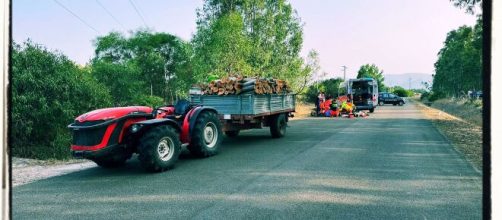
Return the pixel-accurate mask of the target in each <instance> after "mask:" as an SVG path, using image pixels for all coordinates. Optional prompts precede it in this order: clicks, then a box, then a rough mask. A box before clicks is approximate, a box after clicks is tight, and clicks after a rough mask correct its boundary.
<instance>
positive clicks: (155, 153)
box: [138, 125, 181, 172]
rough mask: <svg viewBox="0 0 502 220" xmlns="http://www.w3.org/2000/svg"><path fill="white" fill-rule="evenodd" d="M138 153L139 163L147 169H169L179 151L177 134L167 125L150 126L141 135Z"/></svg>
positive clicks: (156, 170) (179, 143)
mask: <svg viewBox="0 0 502 220" xmlns="http://www.w3.org/2000/svg"><path fill="white" fill-rule="evenodd" d="M138 153H139V157H138V159H139V160H140V162H141V165H142V166H143V167H144V168H145V169H146V170H148V171H153V172H161V171H165V170H168V169H171V168H173V167H174V164H175V163H176V161H177V160H178V157H179V155H180V153H181V142H180V140H179V134H178V132H177V131H176V129H174V128H173V127H171V126H168V125H162V126H158V127H155V128H152V129H151V130H149V131H147V133H146V134H144V135H143V137H141V139H140V143H139V146H138Z"/></svg>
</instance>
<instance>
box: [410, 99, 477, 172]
mask: <svg viewBox="0 0 502 220" xmlns="http://www.w3.org/2000/svg"><path fill="white" fill-rule="evenodd" d="M411 104H415V105H416V106H417V107H418V109H420V110H421V111H422V113H424V115H425V116H426V118H427V119H429V120H431V122H432V124H433V125H434V127H436V129H437V130H438V131H439V133H441V134H442V135H443V136H444V137H445V139H447V140H448V141H449V142H450V143H451V144H452V145H453V146H454V148H455V150H456V151H457V152H459V153H460V154H461V155H462V156H464V157H465V158H466V159H467V161H469V163H470V164H471V165H472V166H473V168H474V169H475V170H476V171H477V172H478V173H481V170H482V165H483V132H482V127H480V126H477V125H474V124H472V123H469V122H467V121H466V120H463V119H461V118H458V117H456V116H453V115H450V114H448V113H446V112H443V111H441V110H438V109H436V108H432V107H429V106H426V105H424V104H423V103H421V102H419V101H416V100H412V102H411Z"/></svg>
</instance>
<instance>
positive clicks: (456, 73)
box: [432, 18, 483, 97]
mask: <svg viewBox="0 0 502 220" xmlns="http://www.w3.org/2000/svg"><path fill="white" fill-rule="evenodd" d="M482 32H483V30H482V21H481V18H479V19H478V21H477V24H476V25H475V26H474V27H468V26H462V27H460V28H458V29H457V30H453V31H451V32H449V33H448V34H447V37H446V40H445V42H444V46H443V48H442V49H441V50H440V51H439V53H438V60H437V61H436V63H435V64H434V67H435V74H434V78H433V84H432V91H433V92H434V93H436V94H438V95H439V94H442V95H446V96H457V97H458V96H460V95H462V94H465V93H467V91H469V90H471V91H474V90H481V89H482V77H481V76H482Z"/></svg>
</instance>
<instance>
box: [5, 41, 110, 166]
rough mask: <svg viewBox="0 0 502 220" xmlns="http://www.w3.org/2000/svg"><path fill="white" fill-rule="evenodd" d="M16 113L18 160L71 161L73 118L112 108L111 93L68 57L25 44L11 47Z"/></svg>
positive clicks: (12, 132) (14, 132) (13, 133)
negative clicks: (55, 159) (29, 158)
mask: <svg viewBox="0 0 502 220" xmlns="http://www.w3.org/2000/svg"><path fill="white" fill-rule="evenodd" d="M11 65H12V69H11V70H12V72H11V75H12V84H11V85H12V87H11V88H12V90H11V91H12V96H11V98H12V107H11V109H12V112H11V113H12V114H11V122H12V124H11V127H10V128H11V130H10V138H11V141H12V142H11V143H12V148H11V149H12V152H13V155H14V156H21V157H35V158H42V159H45V158H66V157H69V156H70V151H69V145H70V138H71V135H70V132H69V131H68V129H67V128H66V126H67V125H68V124H70V123H71V122H72V121H73V119H74V118H75V117H76V116H77V115H80V114H83V113H85V112H88V111H90V110H93V109H96V108H102V107H109V106H111V96H110V93H109V91H108V89H107V88H106V87H105V86H104V85H103V84H101V83H99V82H98V81H97V80H96V79H95V78H93V77H92V75H91V73H90V69H89V68H86V67H79V66H77V65H76V64H75V63H73V62H72V61H70V60H69V59H68V58H67V57H66V56H64V55H62V54H60V53H57V52H52V51H49V50H47V49H46V48H45V47H43V46H40V45H37V44H35V43H32V42H31V41H27V42H25V43H24V44H22V45H18V44H16V43H13V46H12V56H11Z"/></svg>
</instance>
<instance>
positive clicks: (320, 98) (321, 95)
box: [315, 91, 326, 115]
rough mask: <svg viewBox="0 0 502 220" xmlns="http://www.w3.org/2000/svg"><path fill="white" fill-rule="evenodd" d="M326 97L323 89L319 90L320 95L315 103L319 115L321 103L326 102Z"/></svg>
mask: <svg viewBox="0 0 502 220" xmlns="http://www.w3.org/2000/svg"><path fill="white" fill-rule="evenodd" d="M325 99H326V97H325V96H324V92H323V91H321V92H319V95H318V96H317V99H316V103H315V106H316V112H317V115H319V111H320V110H321V104H322V103H323V102H324V100H325Z"/></svg>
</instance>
